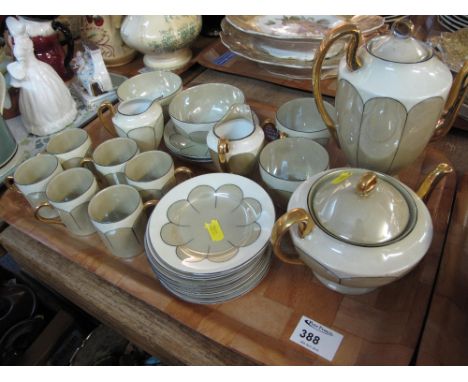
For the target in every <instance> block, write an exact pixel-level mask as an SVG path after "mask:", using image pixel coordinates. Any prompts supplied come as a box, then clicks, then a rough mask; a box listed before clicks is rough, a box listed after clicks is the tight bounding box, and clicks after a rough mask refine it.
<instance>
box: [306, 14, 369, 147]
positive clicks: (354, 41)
mask: <svg viewBox="0 0 468 382" xmlns="http://www.w3.org/2000/svg"><path fill="white" fill-rule="evenodd" d="M345 36H349V37H350V38H349V42H348V46H347V48H346V64H347V66H348V69H349V70H351V71H354V70H357V69H359V68H360V67H361V66H362V64H361V61H360V60H359V57H358V56H357V50H358V48H359V46H360V45H361V41H362V36H361V32H360V31H359V29H358V27H357V26H356V25H355V24H350V23H346V24H343V25H340V26H338V27H336V28H334V29H332V30H331V31H330V33H329V34H328V35H327V36H326V37H325V38H324V39H323V40H322V43H321V44H320V47H319V49H318V52H317V54H316V57H315V62H314V66H313V68H312V87H313V92H314V98H315V103H316V105H317V109H318V111H319V113H320V115H321V116H322V119H323V121H324V123H325V125H326V126H327V128H328V130H329V131H330V133H331V135H332V136H333V138H334V139H335V141H336V143H337V144H338V145H339V142H338V136H337V133H336V126H335V122H334V121H333V119H332V118H331V117H330V114H328V112H327V110H326V109H325V105H324V104H323V98H322V89H321V84H320V77H321V76H320V74H321V72H322V65H323V61H324V60H325V57H326V55H327V52H328V50H329V49H330V47H331V46H332V45H333V44H334V43H335V41H336V40H339V39H340V38H343V37H345Z"/></svg>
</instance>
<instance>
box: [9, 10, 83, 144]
mask: <svg viewBox="0 0 468 382" xmlns="http://www.w3.org/2000/svg"><path fill="white" fill-rule="evenodd" d="M6 23H7V27H8V30H9V32H10V35H11V36H12V37H13V40H14V46H13V55H14V56H15V58H16V60H17V61H16V62H13V63H11V64H9V65H8V66H7V70H8V72H9V73H10V75H11V77H12V79H11V85H12V86H14V87H17V88H21V90H20V95H19V109H20V113H21V118H22V120H23V124H24V126H25V127H26V129H27V130H28V131H29V132H30V133H32V134H35V135H49V134H53V133H55V132H57V131H59V130H62V129H63V128H65V127H66V126H67V125H69V124H71V123H72V122H73V121H74V119H75V117H76V114H77V109H76V103H75V101H74V100H73V98H72V96H71V94H70V90H68V87H67V86H66V85H65V83H64V82H63V80H62V79H61V78H60V77H59V76H58V74H57V72H56V71H55V70H54V69H53V68H52V67H51V66H50V65H49V64H46V63H45V62H42V61H39V60H38V59H37V58H36V56H35V55H34V49H33V43H32V41H31V39H30V38H29V36H28V35H27V33H26V29H25V26H24V25H23V24H22V23H21V22H19V21H18V20H17V19H15V18H14V17H8V18H7V20H6Z"/></svg>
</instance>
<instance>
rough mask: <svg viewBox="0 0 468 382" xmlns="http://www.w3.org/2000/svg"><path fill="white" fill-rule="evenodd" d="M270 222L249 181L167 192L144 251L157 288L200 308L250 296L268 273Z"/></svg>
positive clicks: (234, 179) (268, 204) (225, 180)
mask: <svg viewBox="0 0 468 382" xmlns="http://www.w3.org/2000/svg"><path fill="white" fill-rule="evenodd" d="M274 221H275V211H274V207H273V203H272V201H271V199H270V197H269V196H268V194H267V193H266V192H265V190H263V188H261V187H260V186H259V185H258V184H257V183H255V182H253V181H251V180H250V179H247V178H244V177H241V176H239V175H233V174H220V173H215V174H206V175H201V176H198V177H196V178H192V179H190V180H187V181H185V182H183V183H181V184H179V185H178V186H176V187H175V188H173V189H172V190H171V191H169V192H168V193H167V194H166V195H165V196H164V197H163V198H162V199H161V201H160V202H159V203H158V204H157V206H156V207H155V209H154V211H153V213H152V214H151V217H150V219H149V222H148V226H147V231H146V234H145V249H146V255H147V257H148V260H149V263H150V264H151V267H152V269H153V271H154V272H155V274H156V275H157V277H158V279H159V280H160V282H161V284H162V285H163V286H164V287H165V288H167V289H168V290H169V291H170V292H171V293H173V294H174V295H176V296H177V297H179V298H181V299H183V300H185V301H189V302H193V303H199V304H215V303H221V302H224V301H227V300H230V299H233V298H236V297H239V296H241V295H243V294H245V293H247V292H249V291H250V290H252V289H253V288H254V287H255V286H256V285H257V284H258V283H260V281H261V280H262V279H263V278H264V277H265V275H266V274H267V272H268V269H269V265H270V260H271V255H270V247H269V238H270V235H271V229H272V227H273V224H274Z"/></svg>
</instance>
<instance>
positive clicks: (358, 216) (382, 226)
mask: <svg viewBox="0 0 468 382" xmlns="http://www.w3.org/2000/svg"><path fill="white" fill-rule="evenodd" d="M308 206H309V211H310V213H311V215H312V217H313V219H314V221H315V223H316V224H317V225H318V226H319V227H320V228H321V229H322V230H323V231H325V232H326V233H327V234H329V235H330V236H332V237H334V238H337V239H339V240H341V241H345V242H347V243H350V244H354V245H360V246H371V247H373V246H381V245H387V244H389V243H390V242H393V241H397V240H400V239H401V238H402V237H403V236H406V234H408V233H409V232H410V231H411V230H412V229H413V227H414V225H415V223H416V216H417V207H416V203H415V201H414V199H413V197H412V196H411V195H410V193H409V192H408V191H407V190H406V189H405V188H404V187H403V186H402V185H401V184H400V183H399V182H398V181H397V180H395V179H394V178H392V177H390V176H388V175H385V174H380V173H374V172H369V171H367V170H363V169H343V170H336V171H332V172H330V173H328V174H326V175H324V176H323V177H322V178H320V179H319V180H318V181H317V182H316V183H315V184H314V185H313V186H312V188H311V189H310V192H309V196H308Z"/></svg>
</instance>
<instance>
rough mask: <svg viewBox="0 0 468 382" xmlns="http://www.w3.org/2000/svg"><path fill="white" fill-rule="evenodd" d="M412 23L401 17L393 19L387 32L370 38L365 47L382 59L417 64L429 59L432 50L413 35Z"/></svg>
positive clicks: (432, 53)
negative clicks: (393, 21)
mask: <svg viewBox="0 0 468 382" xmlns="http://www.w3.org/2000/svg"><path fill="white" fill-rule="evenodd" d="M413 30H414V25H413V23H412V22H411V20H409V19H407V18H403V19H400V20H397V21H395V23H394V24H393V25H392V28H391V31H390V33H389V34H386V35H384V36H378V37H375V38H373V39H371V40H370V41H369V42H368V43H367V45H366V47H367V50H368V52H369V53H370V54H372V55H373V56H375V57H378V58H380V59H382V60H386V61H391V62H396V63H401V64H417V63H420V62H424V61H427V60H429V59H430V58H431V57H432V56H433V55H434V52H433V50H432V48H431V47H430V46H429V45H427V44H425V43H424V42H422V41H420V40H418V39H416V38H414V37H413V35H412V34H413Z"/></svg>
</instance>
